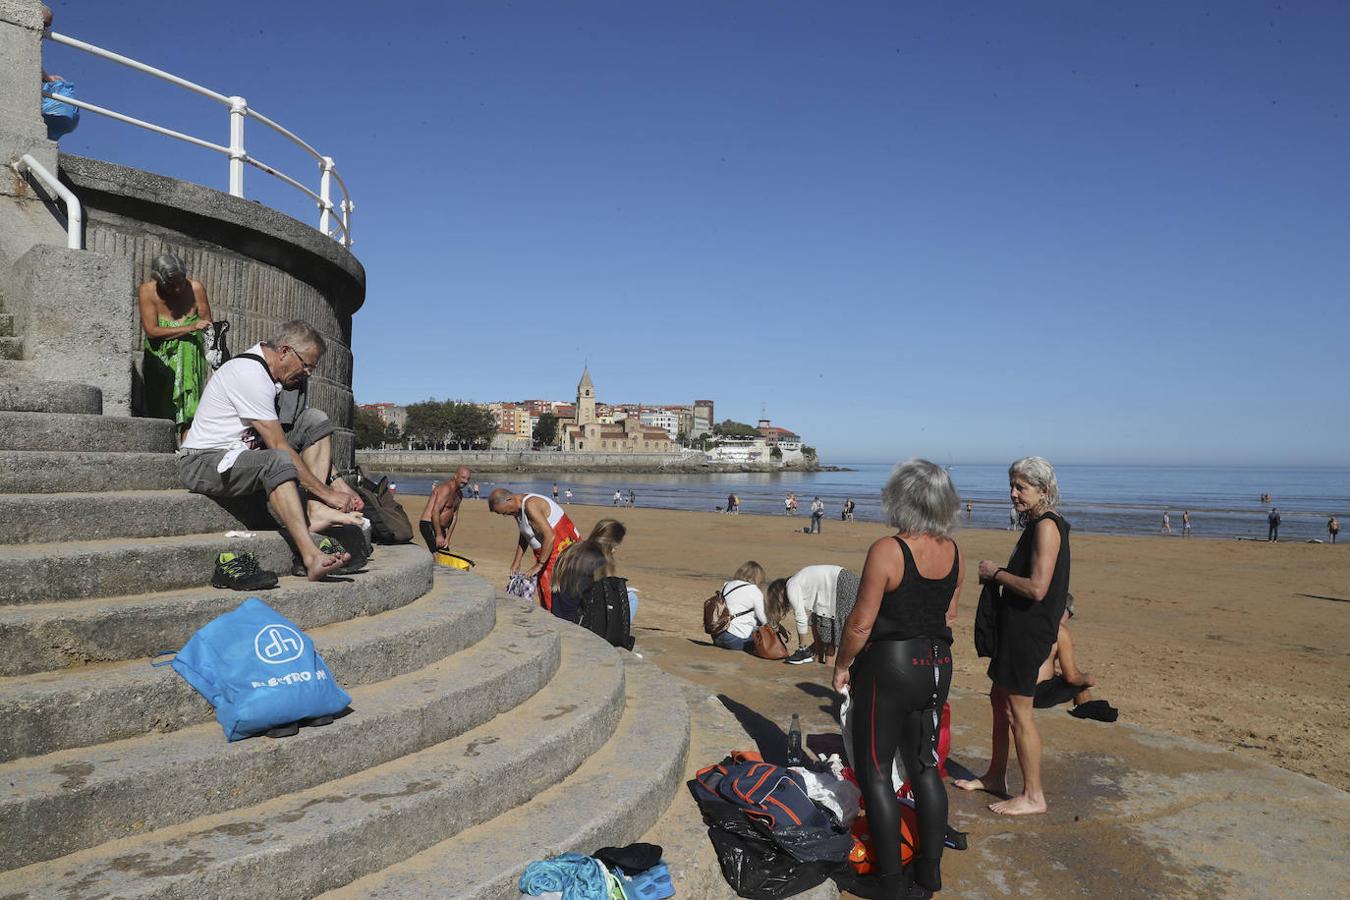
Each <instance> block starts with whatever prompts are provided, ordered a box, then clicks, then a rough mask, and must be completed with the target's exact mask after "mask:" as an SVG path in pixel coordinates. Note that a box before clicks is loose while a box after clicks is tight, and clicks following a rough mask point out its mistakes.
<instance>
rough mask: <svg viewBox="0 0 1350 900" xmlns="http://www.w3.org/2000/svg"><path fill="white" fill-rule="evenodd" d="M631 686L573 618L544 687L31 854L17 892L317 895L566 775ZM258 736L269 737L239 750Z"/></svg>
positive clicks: (11, 875) (15, 880)
mask: <svg viewBox="0 0 1350 900" xmlns="http://www.w3.org/2000/svg"><path fill="white" fill-rule="evenodd" d="M623 696H624V673H623V663H622V661H621V660H620V658H619V656H618V653H617V652H616V651H615V650H614V649H613V648H612V647H610V646H609V645H608V644H606V643H604V642H603V641H601V640H600V639H599V638H597V637H595V636H594V635H592V634H589V633H586V632H583V631H581V629H577V628H572V629H567V630H566V631H565V632H563V635H562V663H561V665H560V666H559V668H558V672H557V674H556V675H555V676H554V678H553V679H552V680H551V681H550V682H549V683H548V685H547V686H546V687H545V688H544V689H543V690H541V691H539V692H538V693H537V694H535V695H534V696H533V697H531V698H530V699H529V700H526V701H525V702H524V703H521V704H520V705H519V706H517V707H515V708H514V709H512V710H510V711H509V712H506V713H504V714H502V715H500V716H497V717H496V718H494V719H492V720H491V721H489V722H487V723H486V724H484V725H481V726H479V727H477V728H474V729H471V730H469V731H467V732H465V733H464V734H461V735H459V736H458V737H454V738H451V739H450V740H448V741H444V742H442V743H439V744H435V745H433V746H431V747H428V748H427V749H425V750H422V751H419V752H417V753H412V754H409V755H407V756H403V757H400V758H398V759H396V760H393V761H391V762H387V763H384V764H382V765H379V766H375V767H372V768H371V769H368V770H366V771H364V772H360V773H357V774H354V775H350V776H348V777H346V778H340V779H337V780H334V781H329V782H325V783H323V784H321V785H318V786H316V787H312V788H309V789H306V790H302V791H295V792H287V793H286V794H285V795H283V796H280V797H278V798H277V799H275V800H271V801H268V802H266V803H260V804H257V805H255V806H249V807H244V808H242V809H238V810H235V811H232V812H227V813H220V814H217V815H213V816H207V817H203V818H200V819H194V820H192V821H190V822H185V823H183V824H181V825H175V826H171V827H169V828H164V829H160V830H158V831H154V832H151V833H149V834H146V835H144V836H137V837H128V838H126V839H123V840H120V841H115V842H112V843H109V844H107V845H105V846H99V847H94V848H91V849H89V850H84V851H79V852H77V853H73V854H70V855H68V856H64V857H61V858H59V859H53V860H50V861H48V862H43V863H38V864H36V865H31V866H26V867H24V868H22V869H17V870H14V871H11V872H8V873H6V874H5V877H4V881H5V887H6V889H7V891H8V892H9V894H11V895H16V896H25V895H27V896H39V895H41V896H81V897H95V896H100V897H101V896H112V897H226V896H228V897H242V896H257V895H260V894H264V893H267V894H271V893H275V892H276V891H277V887H278V885H284V890H283V893H284V894H285V895H286V896H289V897H308V896H312V895H314V894H317V893H319V892H320V891H323V890H326V889H329V888H334V887H338V886H340V885H343V884H347V883H348V882H350V881H352V880H354V879H355V878H358V877H360V876H362V875H366V874H369V873H370V872H373V871H377V870H379V869H382V868H385V867H387V866H389V865H392V864H394V863H396V862H398V861H400V860H402V859H405V858H406V857H408V856H410V855H412V854H414V853H417V852H418V851H420V850H423V849H425V848H426V847H429V846H431V845H433V844H436V843H438V842H440V841H442V840H445V839H446V838H448V837H450V836H452V835H454V834H456V833H457V832H460V831H462V830H463V829H465V828H469V827H472V826H473V825H476V824H478V823H480V822H483V821H486V820H488V819H491V818H493V817H495V816H498V815H500V814H502V813H503V812H506V811H507V810H510V809H512V808H514V807H516V806H519V805H520V804H522V803H524V802H526V801H528V800H529V799H530V798H532V797H534V796H535V795H537V794H539V793H540V792H541V791H544V790H545V789H547V788H548V787H550V786H552V785H554V784H557V783H558V782H559V781H561V780H562V779H563V778H566V777H567V775H568V774H569V773H571V772H572V771H574V770H575V769H576V768H577V766H579V765H580V764H581V763H582V762H583V761H585V760H586V759H587V758H588V757H589V756H591V755H592V754H593V753H595V752H596V751H597V750H598V749H599V748H600V747H602V746H603V745H604V744H605V742H606V741H608V740H609V738H610V736H611V735H612V734H613V732H614V728H615V726H616V725H617V723H618V720H619V718H620V717H621V715H622V713H623V709H624V701H623ZM342 727H343V723H342V722H341V721H339V722H337V723H335V724H334V725H333V726H330V728H336V729H340V728H342ZM287 740H292V739H291V738H288V739H287ZM250 743H259V742H243V743H242V744H241V749H242V750H244V751H245V752H246V751H247V750H248V749H249V748H248V747H247V745H248V744H250ZM283 744H284V741H283V742H281V743H277V744H273V745H271V746H277V747H280V746H282V745H283ZM268 747H269V745H267V744H263V748H264V749H263V750H261V751H254V752H264V751H265V750H266V749H268ZM276 788H277V789H279V790H286V786H285V785H284V784H279V785H277V786H276Z"/></svg>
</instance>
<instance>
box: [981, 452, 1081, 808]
mask: <svg viewBox="0 0 1350 900" xmlns="http://www.w3.org/2000/svg"><path fill="white" fill-rule="evenodd" d="M1008 481H1009V483H1010V484H1009V490H1010V493H1011V495H1012V501H1013V506H1014V507H1015V508H1016V510H1017V512H1018V513H1020V514H1022V515H1023V516H1024V518H1025V520H1026V528H1025V530H1024V531H1023V532H1022V536H1021V538H1019V539H1018V541H1017V547H1016V549H1014V550H1013V554H1012V558H1011V559H1009V560H1008V564H1007V566H1000V565H997V564H996V563H994V562H993V561H992V560H988V559H985V560H981V561H980V569H979V571H980V583H981V584H984V585H992V586H993V588H992V589H991V590H995V591H996V593H995V595H994V623H993V624H994V626H995V629H994V630H995V633H996V634H997V639H996V641H995V648H994V655H993V658H992V659H991V660H990V661H989V679H990V681H992V682H993V687H992V688H991V690H990V691H989V703H990V705H991V706H992V707H993V719H994V730H993V737H992V739H991V746H992V749H991V752H990V757H989V768H988V769H987V770H986V771H985V773H984V774H983V775H981V776H980V777H979V778H968V779H958V780H957V781H956V782H955V784H956V786H957V787H958V788H960V789H961V790H963V791H988V792H989V793H991V794H998V795H1003V796H1006V795H1007V793H1008V777H1007V772H1008V738H1009V731H1011V733H1012V734H1011V737H1012V742H1013V744H1014V745H1015V746H1016V747H1017V763H1018V765H1019V766H1020V767H1021V769H1022V793H1020V794H1018V795H1017V796H1015V797H1012V798H1011V799H1008V800H1002V801H1000V802H998V803H991V804H990V805H989V809H990V810H992V811H993V812H996V813H998V814H1000V815H1006V816H1021V815H1029V814H1035V813H1043V812H1045V809H1046V803H1045V789H1044V786H1043V785H1042V783H1041V736H1040V732H1039V731H1038V730H1037V728H1036V720H1035V717H1034V715H1033V713H1032V702H1033V698H1034V697H1035V695H1036V678H1037V673H1038V672H1039V671H1040V668H1041V664H1042V663H1043V662H1044V661H1045V660H1046V659H1047V658H1048V657H1049V656H1050V650H1051V648H1052V647H1054V645H1055V641H1056V639H1057V637H1058V635H1059V623H1060V621H1061V620H1062V619H1063V617H1064V610H1065V607H1066V605H1067V603H1068V594H1069V523H1068V522H1066V521H1064V519H1063V518H1062V517H1061V516H1060V515H1059V513H1058V512H1056V511H1055V510H1056V507H1058V506H1059V484H1058V483H1057V481H1056V479H1055V470H1054V468H1053V467H1052V466H1051V465H1050V463H1049V462H1048V461H1047V460H1045V459H1043V458H1041V457H1039V456H1028V457H1026V458H1024V459H1019V460H1018V461H1017V462H1015V463H1013V464H1012V466H1011V467H1009V469H1008Z"/></svg>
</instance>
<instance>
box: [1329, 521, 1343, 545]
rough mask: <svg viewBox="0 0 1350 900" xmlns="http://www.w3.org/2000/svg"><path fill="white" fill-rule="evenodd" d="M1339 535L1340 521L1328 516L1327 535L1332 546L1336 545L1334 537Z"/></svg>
mask: <svg viewBox="0 0 1350 900" xmlns="http://www.w3.org/2000/svg"><path fill="white" fill-rule="evenodd" d="M1340 533H1341V522H1340V520H1339V519H1337V518H1336V517H1335V516H1329V517H1328V518H1327V535H1328V536H1330V538H1331V542H1332V543H1333V544H1334V543H1336V535H1338V534H1340Z"/></svg>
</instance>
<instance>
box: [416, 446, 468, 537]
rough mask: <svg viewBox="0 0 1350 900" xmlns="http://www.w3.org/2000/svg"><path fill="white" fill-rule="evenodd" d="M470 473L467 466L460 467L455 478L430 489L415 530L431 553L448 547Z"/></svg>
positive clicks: (457, 519)
mask: <svg viewBox="0 0 1350 900" xmlns="http://www.w3.org/2000/svg"><path fill="white" fill-rule="evenodd" d="M471 476H472V473H471V472H470V471H469V467H468V466H460V467H459V468H458V469H456V470H455V476H454V477H453V478H448V479H446V480H445V481H442V482H441V483H440V484H438V485H436V486H435V487H434V488H432V489H431V496H430V497H428V498H427V505H426V508H425V509H423V510H422V520H421V521H420V522H418V523H417V528H418V530H419V531H421V532H422V540H424V541H426V542H427V549H428V550H430V551H431V552H432V553H435V552H436V551H437V550H444V549H446V548H447V547H449V546H450V538H451V536H452V535H454V533H455V523H457V522H458V521H459V504H460V501H461V500H463V499H464V486H465V485H466V484H468V483H469V478H470V477H471Z"/></svg>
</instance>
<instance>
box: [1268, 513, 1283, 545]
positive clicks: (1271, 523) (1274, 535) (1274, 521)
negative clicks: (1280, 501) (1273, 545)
mask: <svg viewBox="0 0 1350 900" xmlns="http://www.w3.org/2000/svg"><path fill="white" fill-rule="evenodd" d="M1279 539H1280V509H1279V507H1277V506H1272V507H1271V508H1270V515H1268V516H1266V540H1267V541H1269V542H1275V541H1278V540H1279Z"/></svg>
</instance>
